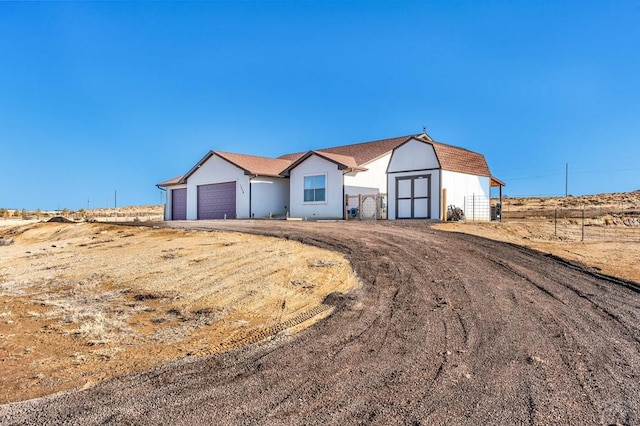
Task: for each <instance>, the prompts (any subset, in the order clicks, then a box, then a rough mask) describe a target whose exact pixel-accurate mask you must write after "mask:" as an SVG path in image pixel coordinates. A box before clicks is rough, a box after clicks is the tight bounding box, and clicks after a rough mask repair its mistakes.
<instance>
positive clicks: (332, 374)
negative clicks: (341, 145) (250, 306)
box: [0, 221, 640, 425]
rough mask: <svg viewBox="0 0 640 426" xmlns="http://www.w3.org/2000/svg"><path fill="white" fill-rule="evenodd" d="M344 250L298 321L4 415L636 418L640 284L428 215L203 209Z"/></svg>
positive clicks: (130, 420)
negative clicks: (267, 335) (268, 335)
mask: <svg viewBox="0 0 640 426" xmlns="http://www.w3.org/2000/svg"><path fill="white" fill-rule="evenodd" d="M171 225H172V226H182V227H195V228H200V229H206V228H211V229H219V230H227V231H242V232H248V233H254V234H263V235H270V236H278V237H281V238H283V239H286V240H289V241H291V240H294V241H300V242H304V243H308V244H313V245H316V246H318V247H322V248H329V249H333V250H336V251H339V252H341V253H344V254H345V255H346V256H347V257H348V259H349V260H350V261H351V263H352V264H353V266H354V268H355V270H356V272H357V274H358V276H359V277H360V278H361V281H362V287H361V288H358V289H356V290H353V291H350V292H349V293H347V294H345V295H343V296H340V295H337V294H334V295H333V296H332V297H330V298H329V299H328V300H327V303H329V302H330V303H332V304H334V305H335V306H337V309H336V311H335V312H334V313H333V314H332V315H330V316H329V317H327V318H326V319H324V320H322V321H320V322H318V323H317V324H316V325H315V326H314V327H310V328H308V329H306V330H303V331H301V332H300V333H297V334H295V335H290V336H281V337H280V338H278V339H274V340H271V341H267V342H257V343H256V344H253V345H251V346H249V347H246V348H244V349H240V350H236V351H232V352H227V353H224V354H218V355H214V356H211V357H204V358H183V359H182V360H180V361H176V362H172V363H168V364H164V365H161V366H158V367H157V368H154V369H151V370H149V371H147V372H143V373H140V374H133V375H129V376H125V377H120V378H118V379H115V380H110V381H105V382H102V383H100V384H98V385H96V386H95V387H93V388H90V389H86V390H83V391H74V392H64V393H61V394H58V395H55V396H52V397H47V398H41V399H37V400H32V401H27V402H22V403H16V404H5V405H3V406H0V419H2V422H3V423H6V424H40V423H52V424H58V423H71V424H159V423H163V424H184V425H194V424H218V425H226V424H275V425H285V424H310V425H326V424H336V425H338V424H339V425H342V424H380V425H386V424H413V425H420V424H456V425H478V424H492V425H499V424H502V425H511V424H529V425H548V424H581V425H586V424H625V425H635V424H640V388H639V387H638V379H639V378H640V293H638V292H637V291H634V290H633V289H632V288H629V287H625V286H623V285H618V284H615V282H612V281H610V280H607V279H606V277H597V276H594V275H593V274H591V273H590V271H588V270H580V269H576V268H572V267H568V266H567V265H566V264H564V263H562V262H559V261H557V260H556V259H553V258H550V257H548V256H544V255H542V254H540V253H539V252H537V251H533V250H530V249H526V248H521V247H517V246H514V245H509V244H505V243H502V242H496V241H492V240H488V239H483V238H479V237H475V236H472V235H466V234H461V233H451V232H441V231H437V230H433V229H432V228H431V227H430V225H429V224H428V223H425V222H402V221H398V222H394V223H390V222H378V223H373V222H355V221H354V222H348V223H304V222H297V223H291V222H284V221H282V222H261V221H227V222H222V221H218V222H216V221H211V222H208V221H205V222H184V223H172V224H171Z"/></svg>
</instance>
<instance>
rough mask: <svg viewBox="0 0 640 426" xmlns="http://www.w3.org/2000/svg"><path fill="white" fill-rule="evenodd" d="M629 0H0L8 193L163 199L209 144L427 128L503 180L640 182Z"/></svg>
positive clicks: (46, 198) (635, 44) (35, 203)
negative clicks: (167, 186)
mask: <svg viewBox="0 0 640 426" xmlns="http://www.w3.org/2000/svg"><path fill="white" fill-rule="evenodd" d="M638 22H640V2H637V1H629V2H624V1H527V2H525V1H426V2H318V3H316V2H303V3H295V2H241V3H221V2H132V3H129V2H95V3H92V2H86V3H85V2H54V3H31V2H26V3H22V2H21V3H5V2H2V3H0V54H1V55H2V59H1V60H0V159H1V164H2V176H3V183H2V185H1V186H0V207H6V208H19V209H22V208H27V209H36V208H41V209H62V208H69V209H79V208H87V206H89V207H91V208H93V207H105V206H110V207H112V206H113V198H114V191H117V194H118V205H146V204H157V203H159V202H160V199H161V198H160V197H161V195H160V191H159V190H158V189H157V188H156V187H155V184H156V183H158V182H161V181H163V180H166V179H168V178H171V177H174V176H176V175H179V174H182V173H184V172H186V171H188V170H189V169H190V168H191V167H192V166H193V165H194V164H195V163H196V162H197V161H198V160H199V159H200V158H201V157H202V156H203V155H204V154H205V153H206V152H208V151H209V150H210V149H217V150H223V151H232V152H240V153H248V154H256V155H265V156H278V155H281V154H284V153H289V152H297V151H304V150H307V149H312V148H320V147H326V146H333V145H341V144H349V143H356V142H363V141H370V140H376V139H382V138H386V137H393V136H399V135H405V134H410V133H420V132H421V130H422V126H423V125H427V129H428V130H427V131H428V133H429V134H430V135H431V136H432V137H433V138H434V139H436V140H438V141H441V142H444V143H449V144H452V145H457V146H462V147H465V148H468V149H471V150H474V151H477V152H481V153H483V154H484V155H485V156H486V158H487V161H488V163H489V166H490V168H491V171H492V173H493V174H494V175H495V176H497V177H498V178H500V179H502V180H504V181H506V183H507V187H506V188H505V193H506V194H507V195H510V196H522V195H554V194H558V195H559V194H564V191H565V176H564V173H565V164H566V163H567V162H568V163H569V193H571V194H573V195H580V194H589V193H599V192H621V191H633V190H637V189H640V136H639V135H640V25H638Z"/></svg>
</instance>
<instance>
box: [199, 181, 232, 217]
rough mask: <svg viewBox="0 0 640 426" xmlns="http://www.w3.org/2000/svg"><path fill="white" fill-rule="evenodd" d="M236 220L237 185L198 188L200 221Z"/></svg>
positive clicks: (229, 183)
mask: <svg viewBox="0 0 640 426" xmlns="http://www.w3.org/2000/svg"><path fill="white" fill-rule="evenodd" d="M225 218H226V219H235V218H236V183H235V182H224V183H215V184H210V185H199V186H198V219H199V220H202V219H225Z"/></svg>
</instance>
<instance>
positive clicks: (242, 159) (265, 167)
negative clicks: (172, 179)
mask: <svg viewBox="0 0 640 426" xmlns="http://www.w3.org/2000/svg"><path fill="white" fill-rule="evenodd" d="M214 155H216V156H218V157H220V158H222V159H223V160H225V161H227V162H229V163H231V164H233V165H234V166H236V167H238V168H240V169H242V170H243V171H244V173H245V174H247V175H260V176H271V177H280V172H281V171H282V169H284V168H286V167H287V166H288V165H289V164H291V161H289V160H282V159H278V158H269V157H259V156H257V155H246V154H235V153H232V152H223V151H209V152H208V153H207V154H206V155H205V156H204V157H202V159H201V160H200V161H198V163H197V164H196V165H195V166H193V167H192V168H191V170H189V171H188V172H187V173H186V174H185V175H184V176H182V179H181V180H180V182H179V183H186V182H187V179H188V178H189V176H191V175H192V174H194V173H195V172H196V170H198V169H199V168H200V167H201V166H202V165H203V164H204V163H206V162H207V160H209V158H211V157H213V156H214Z"/></svg>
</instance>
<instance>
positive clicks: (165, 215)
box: [114, 185, 173, 221]
mask: <svg viewBox="0 0 640 426" xmlns="http://www.w3.org/2000/svg"><path fill="white" fill-rule="evenodd" d="M156 188H158V189H159V190H160V191H164V192H167V188H163V187H162V186H160V185H156ZM167 193H168V192H167ZM164 199H165V200H166V199H167V194H165V195H164ZM171 201H172V202H173V200H171ZM160 202H161V203H162V199H161V200H160ZM114 206H115V202H114ZM162 210H163V212H162V219H163V220H165V221H166V220H167V202H166V201H165V203H164V209H162ZM171 219H173V218H171Z"/></svg>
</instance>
